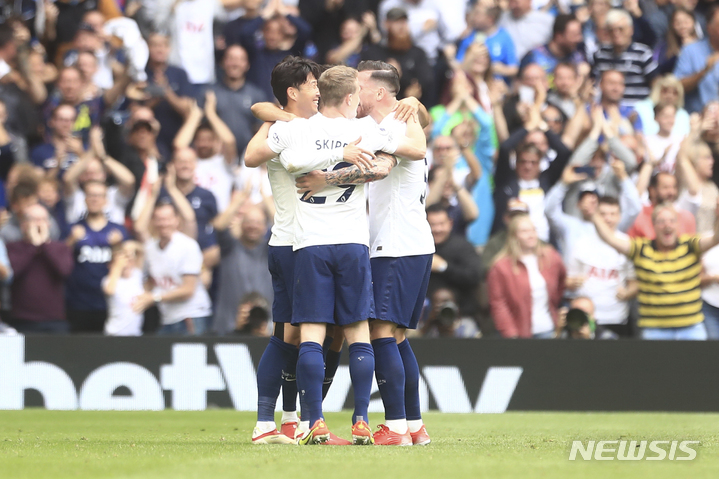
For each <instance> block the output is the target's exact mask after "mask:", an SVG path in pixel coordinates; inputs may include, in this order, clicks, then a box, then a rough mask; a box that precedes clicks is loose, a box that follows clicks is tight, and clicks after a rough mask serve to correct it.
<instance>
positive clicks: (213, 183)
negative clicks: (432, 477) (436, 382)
mask: <svg viewBox="0 0 719 479" xmlns="http://www.w3.org/2000/svg"><path fill="white" fill-rule="evenodd" d="M0 22H1V24H0V190H1V191H0V208H2V210H1V211H2V213H1V214H0V225H1V226H0V239H1V240H2V241H1V242H0V279H1V280H2V282H3V288H2V296H1V298H0V309H1V313H0V314H1V315H2V316H1V317H2V321H3V323H0V333H2V331H12V329H11V328H14V329H15V330H17V331H20V332H23V333H28V332H58V333H62V332H73V333H105V334H110V335H139V334H143V333H144V334H153V333H156V332H159V333H166V334H218V335H228V334H242V335H256V336H264V335H267V334H268V331H269V328H268V323H269V322H270V321H271V304H272V284H271V279H270V275H269V273H268V270H267V239H268V231H269V228H271V225H272V217H273V215H274V207H273V203H272V196H271V191H270V187H269V183H268V180H267V174H266V171H265V169H264V167H260V168H257V169H252V168H246V167H244V165H243V155H244V150H245V148H246V146H247V143H248V142H249V141H250V139H251V138H252V136H253V135H254V133H255V132H256V131H257V129H258V127H259V125H260V124H259V122H258V120H256V119H255V118H254V117H253V115H252V113H251V111H250V107H251V106H252V105H253V104H254V103H257V102H263V101H274V98H273V95H272V89H271V87H270V74H271V71H272V68H273V67H274V65H275V64H277V63H278V62H279V61H281V60H282V59H283V58H284V57H285V56H287V55H297V56H304V57H308V58H311V59H313V60H315V61H317V62H318V63H321V64H345V65H348V66H353V67H356V66H357V64H358V63H359V62H360V61H362V60H383V61H386V62H388V63H390V64H392V65H394V66H395V67H396V68H397V69H398V71H399V72H400V74H401V91H400V93H399V95H398V98H403V97H416V98H417V99H419V100H420V101H421V102H422V103H423V104H424V105H425V106H426V107H427V109H428V110H429V111H430V114H431V120H432V121H431V123H430V125H429V126H428V127H427V128H426V130H425V132H426V135H427V139H428V161H429V164H430V173H429V177H428V192H427V196H426V205H427V218H428V221H429V223H430V225H431V228H432V233H433V236H434V240H435V245H436V250H437V253H436V255H435V258H434V261H433V265H432V277H431V280H430V287H429V291H428V298H427V301H426V307H425V311H424V313H423V318H422V321H421V322H420V328H419V329H418V330H417V332H416V334H417V335H421V336H426V337H500V336H501V337H507V338H510V337H536V338H586V339H607V338H632V337H635V338H640V337H648V336H647V335H645V334H642V332H643V331H644V332H646V331H645V330H650V329H658V330H661V331H660V332H668V331H673V332H674V333H675V334H674V335H673V336H672V335H667V336H666V337H663V339H673V338H677V339H704V338H709V339H719V250H717V248H711V249H709V250H708V251H706V253H705V254H701V253H702V251H700V248H699V247H698V246H696V245H697V244H698V243H692V240H691V239H692V238H697V237H698V236H706V235H711V234H713V232H714V230H715V226H716V225H717V221H716V218H717V214H716V206H717V198H718V197H719V189H718V188H717V186H716V184H717V181H718V180H719V168H717V169H715V168H714V161H715V158H716V155H719V67H717V60H719V10H717V9H716V8H715V6H714V2H710V1H705V0H624V1H621V0H588V2H585V1H584V0H548V1H547V0H476V1H467V0H443V1H440V0H352V1H350V0H142V1H140V0H54V1H50V0H17V1H10V0H8V1H4V2H1V3H0ZM660 206H661V208H658V207H660ZM665 217H666V218H665ZM598 222H599V223H601V226H597V225H596V224H597V223H598ZM602 227H607V228H608V230H607V231H611V232H613V233H612V234H614V235H616V237H618V238H622V241H624V240H626V241H627V242H628V243H627V244H631V245H632V249H631V250H629V251H624V250H623V249H622V248H618V247H617V246H616V245H615V244H614V243H612V241H608V242H607V241H605V240H606V235H605V236H601V235H600V234H599V233H598V231H597V230H598V229H600V228H602ZM687 235H689V236H687ZM692 245H694V246H692ZM685 246H686V248H688V250H687V251H690V252H691V255H690V256H691V257H687V259H686V260H684V259H682V261H685V263H682V264H681V265H679V266H677V268H679V269H672V268H668V267H666V264H665V263H663V262H664V261H670V262H671V261H675V260H676V259H677V258H679V257H680V256H679V253H680V252H678V251H679V250H678V249H677V248H679V247H685ZM647 248H649V249H651V251H650V252H649V253H648V252H647V251H649V249H647ZM672 248H673V249H672ZM640 250H641V251H640ZM694 253H696V254H694ZM672 255H674V256H672ZM681 258H684V256H681ZM650 262H651V263H652V264H651V265H650V264H649V263H650ZM673 264H674V263H672V265H673ZM662 265H664V266H662ZM682 268H683V269H682ZM685 270H687V271H689V270H691V274H690V276H691V277H689V276H687V277H684V276H681V275H682V274H684V273H682V271H685ZM662 275H663V276H662ZM677 275H679V276H681V278H680V277H679V276H677ZM670 276H671V277H670ZM147 278H151V279H152V282H151V285H150V286H151V287H149V288H148V287H147V285H146V284H145V280H146V279H147ZM653 294H654V295H656V297H655V296H652V295H653ZM672 298H673V299H672ZM697 308H698V310H697ZM188 318H192V320H189V319H188ZM8 325H9V326H8ZM687 328H688V329H687ZM697 328H699V329H701V332H698V333H697V331H698V329H697ZM689 330H691V331H689ZM670 336H671V337H670Z"/></svg>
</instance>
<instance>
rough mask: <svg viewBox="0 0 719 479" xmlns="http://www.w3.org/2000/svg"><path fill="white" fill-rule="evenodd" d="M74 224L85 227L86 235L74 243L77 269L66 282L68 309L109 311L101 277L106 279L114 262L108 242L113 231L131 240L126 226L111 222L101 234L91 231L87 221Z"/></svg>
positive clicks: (124, 238)
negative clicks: (112, 261)
mask: <svg viewBox="0 0 719 479" xmlns="http://www.w3.org/2000/svg"><path fill="white" fill-rule="evenodd" d="M75 225H80V226H82V227H83V228H85V236H84V237H83V238H82V239H81V240H80V241H78V242H77V243H75V246H74V249H73V253H72V254H73V256H74V258H75V268H74V269H73V270H72V274H71V275H70V277H69V278H68V279H67V283H66V289H65V291H66V293H65V299H66V304H67V309H69V310H77V311H103V310H106V309H107V305H106V304H105V295H104V294H103V292H102V278H104V277H105V276H107V274H108V272H109V264H110V260H111V259H112V247H111V246H110V243H109V242H108V236H109V235H110V233H111V232H112V231H114V230H117V231H119V232H120V233H121V234H122V239H123V241H125V240H127V239H129V238H130V237H129V235H128V234H127V231H126V230H125V228H124V227H123V226H121V225H118V224H116V223H112V222H108V223H107V224H106V225H105V227H104V228H102V229H101V230H100V231H95V230H93V229H91V228H90V227H89V226H88V225H87V221H86V220H81V221H78V222H77V223H75ZM73 226H74V225H73Z"/></svg>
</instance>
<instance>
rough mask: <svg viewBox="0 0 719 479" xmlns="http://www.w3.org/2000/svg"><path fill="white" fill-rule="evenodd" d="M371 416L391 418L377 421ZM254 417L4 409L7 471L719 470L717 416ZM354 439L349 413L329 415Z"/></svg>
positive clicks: (468, 473)
mask: <svg viewBox="0 0 719 479" xmlns="http://www.w3.org/2000/svg"><path fill="white" fill-rule="evenodd" d="M370 419H371V420H372V422H373V424H377V423H378V422H379V421H380V420H381V418H380V417H379V416H377V415H374V416H372V415H371V417H370ZM254 421H255V415H254V413H238V412H234V411H228V410H213V411H205V412H175V411H164V412H87V411H82V412H79V411H78V412H74V411H73V412H61V411H45V410H25V411H0V478H1V479H15V478H33V479H34V478H43V479H44V478H53V479H62V478H102V479H110V478H112V479H115V478H133V479H135V478H172V479H183V478H209V479H220V478H225V477H227V478H238V477H253V478H262V479H264V478H275V477H277V478H280V477H313V478H314V477H318V476H321V477H323V478H328V479H334V478H349V477H353V478H354V477H356V478H367V479H384V478H391V479H394V478H404V477H407V478H425V477H426V478H440V479H455V478H491V479H494V478H513V479H514V478H518V479H524V478H529V477H546V478H564V477H566V478H602V479H604V478H610V479H617V478H625V477H626V478H631V479H642V478H651V479H661V478H672V479H679V478H692V479H695V478H717V477H719V414H643V413H637V414H604V413H592V414H583V413H508V414H501V415H460V414H438V413H433V414H427V415H426V417H425V423H426V424H427V427H428V430H429V431H430V434H431V435H432V440H433V442H432V444H431V445H429V446H426V447H406V448H399V447H378V446H375V447H326V446H314V447H309V446H308V447H297V446H255V445H252V444H251V443H250V433H251V430H252V426H253V425H254ZM327 422H328V425H329V426H330V428H331V429H332V430H333V431H334V432H335V433H337V434H338V435H340V436H344V437H348V436H349V424H348V423H349V414H348V413H342V414H329V415H328V417H327ZM620 438H626V439H635V440H667V439H668V440H698V441H701V446H700V447H699V448H698V451H697V458H696V460H694V461H691V462H687V461H685V462H676V461H668V460H665V461H654V462H652V461H650V462H647V461H640V462H618V461H605V462H598V461H587V462H585V461H575V462H571V461H568V456H569V450H570V447H571V442H572V441H573V440H585V441H586V440H596V441H599V440H614V439H620Z"/></svg>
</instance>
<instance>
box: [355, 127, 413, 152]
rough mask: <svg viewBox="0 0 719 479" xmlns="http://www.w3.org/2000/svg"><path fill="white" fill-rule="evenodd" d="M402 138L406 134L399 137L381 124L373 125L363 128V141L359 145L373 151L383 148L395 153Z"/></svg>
mask: <svg viewBox="0 0 719 479" xmlns="http://www.w3.org/2000/svg"><path fill="white" fill-rule="evenodd" d="M402 139H404V135H402V136H399V137H398V135H396V134H393V132H390V131H388V130H387V129H385V128H383V127H381V126H379V125H372V126H370V127H365V128H364V129H363V131H362V141H361V142H360V143H359V145H357V146H359V147H360V148H364V149H365V150H370V151H371V152H373V153H374V152H375V151H379V150H381V151H384V152H385V153H389V154H390V155H393V154H394V152H395V151H397V147H399V143H400V141H401V140H402Z"/></svg>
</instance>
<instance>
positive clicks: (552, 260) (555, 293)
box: [487, 214, 567, 338]
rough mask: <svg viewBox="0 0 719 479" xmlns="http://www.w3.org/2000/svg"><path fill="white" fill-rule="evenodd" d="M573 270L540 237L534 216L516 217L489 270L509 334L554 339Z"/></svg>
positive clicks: (499, 322) (501, 323) (494, 304)
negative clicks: (569, 273) (561, 304)
mask: <svg viewBox="0 0 719 479" xmlns="http://www.w3.org/2000/svg"><path fill="white" fill-rule="evenodd" d="M566 276H567V271H566V269H565V267H564V264H563V263H562V259H561V257H560V256H559V253H557V251H555V249H554V248H552V247H551V246H549V245H546V244H543V243H541V242H540V241H539V238H538V236H537V230H536V228H535V227H534V225H533V224H532V220H531V219H530V218H529V215H526V214H520V215H518V216H515V217H514V218H512V220H511V221H510V223H509V226H508V228H507V244H506V245H505V247H504V249H503V250H502V251H501V252H500V253H499V255H498V256H497V259H496V260H495V262H494V264H493V265H492V267H491V268H490V270H489V274H488V276H487V286H488V288H489V306H490V310H491V313H492V317H493V318H494V324H495V326H496V328H497V330H498V331H499V333H500V334H501V335H502V337H505V338H554V337H556V326H557V322H558V309H559V306H560V302H561V301H562V295H563V294H564V288H565V280H566Z"/></svg>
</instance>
